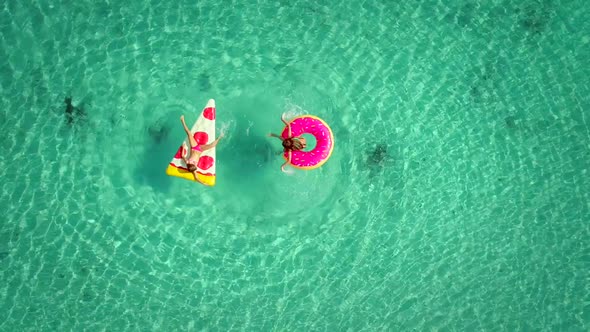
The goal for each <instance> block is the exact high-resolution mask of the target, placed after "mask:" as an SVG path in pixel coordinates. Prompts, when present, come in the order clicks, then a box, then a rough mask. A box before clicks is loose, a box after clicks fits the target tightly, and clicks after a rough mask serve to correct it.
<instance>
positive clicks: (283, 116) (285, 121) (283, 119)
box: [281, 113, 289, 125]
mask: <svg viewBox="0 0 590 332" xmlns="http://www.w3.org/2000/svg"><path fill="white" fill-rule="evenodd" d="M281 121H283V123H284V124H285V125H288V124H289V123H287V120H285V113H283V114H281Z"/></svg>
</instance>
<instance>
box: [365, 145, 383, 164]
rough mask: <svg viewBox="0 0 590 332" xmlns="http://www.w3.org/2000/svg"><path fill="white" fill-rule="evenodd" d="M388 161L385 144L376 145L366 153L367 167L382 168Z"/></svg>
mask: <svg viewBox="0 0 590 332" xmlns="http://www.w3.org/2000/svg"><path fill="white" fill-rule="evenodd" d="M387 159H388V154H387V144H385V143H378V144H376V145H375V147H374V148H373V149H371V150H369V152H368V156H367V163H368V165H369V166H383V165H384V164H385V162H386V161H387Z"/></svg>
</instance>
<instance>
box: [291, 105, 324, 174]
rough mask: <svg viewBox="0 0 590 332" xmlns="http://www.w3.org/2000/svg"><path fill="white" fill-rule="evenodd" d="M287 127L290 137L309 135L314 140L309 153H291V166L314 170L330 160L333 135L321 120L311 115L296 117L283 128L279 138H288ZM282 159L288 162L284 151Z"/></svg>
mask: <svg viewBox="0 0 590 332" xmlns="http://www.w3.org/2000/svg"><path fill="white" fill-rule="evenodd" d="M289 126H290V127H291V136H292V137H297V136H301V135H303V134H309V135H312V136H313V137H314V138H315V140H316V146H315V147H314V148H313V150H311V151H301V150H300V151H292V152H291V163H290V164H291V166H293V167H295V168H300V169H314V168H318V167H320V166H322V165H323V164H324V163H325V162H326V161H327V160H328V158H330V155H331V154H332V150H333V149H334V135H333V134H332V130H331V129H330V127H328V125H327V124H326V123H325V122H324V121H323V120H322V119H320V118H318V117H316V116H313V115H303V116H298V117H296V118H294V119H293V120H291V122H289V125H288V126H285V128H284V129H283V131H282V132H281V137H283V138H289ZM283 157H285V159H286V160H289V153H288V152H287V151H285V152H284V153H283Z"/></svg>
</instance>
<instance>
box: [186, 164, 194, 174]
mask: <svg viewBox="0 0 590 332" xmlns="http://www.w3.org/2000/svg"><path fill="white" fill-rule="evenodd" d="M186 167H187V168H188V170H189V171H190V172H194V171H196V170H197V166H195V165H193V164H187V165H186Z"/></svg>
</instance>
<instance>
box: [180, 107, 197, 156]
mask: <svg viewBox="0 0 590 332" xmlns="http://www.w3.org/2000/svg"><path fill="white" fill-rule="evenodd" d="M180 122H182V127H183V128H184V132H186V136H188V142H189V143H190V144H191V149H192V148H193V147H195V146H199V143H197V141H196V140H195V138H194V137H193V134H192V133H191V131H190V129H188V127H187V126H186V122H184V115H181V116H180Z"/></svg>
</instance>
